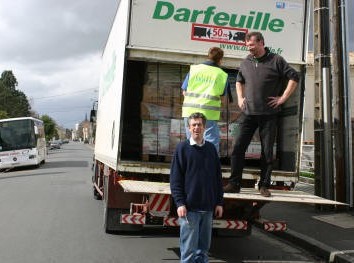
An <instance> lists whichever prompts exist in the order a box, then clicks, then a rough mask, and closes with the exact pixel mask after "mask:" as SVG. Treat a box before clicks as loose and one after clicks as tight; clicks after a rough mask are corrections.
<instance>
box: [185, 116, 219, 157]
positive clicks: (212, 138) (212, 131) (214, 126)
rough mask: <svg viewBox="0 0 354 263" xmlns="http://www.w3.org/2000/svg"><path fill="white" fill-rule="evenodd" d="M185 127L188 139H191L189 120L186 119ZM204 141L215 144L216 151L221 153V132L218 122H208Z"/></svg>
mask: <svg viewBox="0 0 354 263" xmlns="http://www.w3.org/2000/svg"><path fill="white" fill-rule="evenodd" d="M184 127H185V129H186V136H187V139H189V138H190V137H191V133H190V131H189V127H188V118H184ZM204 139H205V140H206V141H208V142H211V143H212V144H214V145H215V148H216V151H217V152H218V153H219V143H220V131H219V126H218V122H217V121H207V122H206V127H205V132H204Z"/></svg>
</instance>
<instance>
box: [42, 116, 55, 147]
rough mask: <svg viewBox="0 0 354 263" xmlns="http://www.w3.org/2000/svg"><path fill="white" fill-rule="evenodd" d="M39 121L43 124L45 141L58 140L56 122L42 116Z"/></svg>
mask: <svg viewBox="0 0 354 263" xmlns="http://www.w3.org/2000/svg"><path fill="white" fill-rule="evenodd" d="M41 120H42V121H43V123H44V132H45V138H46V140H47V141H50V140H51V139H52V138H53V137H55V138H59V135H58V131H57V128H56V127H57V124H56V122H55V121H54V120H53V119H52V118H51V117H49V116H48V115H42V116H41Z"/></svg>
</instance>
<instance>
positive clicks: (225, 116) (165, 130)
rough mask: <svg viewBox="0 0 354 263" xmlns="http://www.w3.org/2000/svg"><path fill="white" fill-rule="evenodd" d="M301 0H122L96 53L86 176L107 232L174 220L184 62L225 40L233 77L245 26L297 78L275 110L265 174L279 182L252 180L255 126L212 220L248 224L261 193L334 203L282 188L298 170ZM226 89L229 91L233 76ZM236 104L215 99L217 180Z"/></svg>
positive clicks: (237, 227)
mask: <svg viewBox="0 0 354 263" xmlns="http://www.w3.org/2000/svg"><path fill="white" fill-rule="evenodd" d="M308 2H309V1H306V0H292V1H274V0H263V1H257V0H248V1H235V0H224V1H211V0H204V1H187V0H179V1H177V0H164V1H156V0H121V1H120V3H119V7H118V10H117V14H116V17H115V20H114V23H113V26H112V29H111V32H110V35H109V38H108V41H107V44H106V47H105V50H104V53H103V60H102V61H103V63H102V74H101V79H100V87H99V101H98V110H97V128H96V142H95V155H94V175H93V177H92V179H93V193H94V197H95V198H96V199H102V198H103V200H104V229H105V231H106V232H109V231H115V230H118V231H122V230H133V229H139V228H141V227H142V226H144V225H161V226H177V225H178V223H177V220H176V216H177V215H176V208H175V205H174V204H173V201H172V198H171V196H170V191H169V172H170V170H169V167H170V161H171V156H172V155H173V151H174V149H175V146H176V144H177V143H178V142H180V141H181V140H184V139H185V134H184V127H183V121H182V118H181V108H182V102H183V97H182V95H181V89H180V87H181V83H182V82H183V79H184V77H185V75H186V73H187V72H188V70H189V66H190V65H191V64H196V63H201V62H203V61H204V60H205V59H206V53H207V51H208V49H209V48H210V47H212V46H218V47H221V48H222V49H223V50H224V52H225V58H224V60H223V67H224V70H225V71H226V72H228V73H229V81H230V82H231V83H234V82H235V76H236V74H237V68H238V67H239V65H240V62H241V61H242V59H243V58H244V57H246V55H247V54H248V51H247V48H246V47H245V41H244V38H245V34H246V33H247V32H248V31H261V32H262V33H263V35H264V36H265V42H266V46H268V47H269V48H270V49H271V51H272V52H275V53H278V54H281V55H282V56H284V57H285V58H286V59H287V61H288V62H289V63H290V64H291V65H292V66H293V67H294V68H296V70H297V71H298V72H299V74H300V76H301V80H300V83H299V87H298V89H297V90H296V92H295V94H293V95H292V97H291V99H290V100H289V101H288V102H287V103H286V105H284V107H283V111H282V114H281V118H280V126H279V130H278V135H277V142H276V146H275V147H276V151H275V153H276V154H275V156H274V158H275V170H274V172H273V174H272V180H273V189H278V190H272V191H273V195H272V197H270V198H264V197H262V196H260V195H259V194H258V192H257V191H256V190H255V189H254V186H255V183H256V181H257V180H258V175H259V161H258V160H257V159H258V157H259V152H258V153H257V149H258V151H259V147H257V145H258V144H257V142H258V139H257V136H255V137H254V139H253V142H252V144H251V145H253V146H254V147H253V148H250V151H249V153H248V155H247V157H248V159H247V162H246V166H247V167H246V169H245V171H244V175H243V188H242V191H241V193H239V194H229V193H228V194H225V212H224V217H223V218H222V219H221V220H215V221H214V227H216V228H224V229H232V231H240V233H245V234H248V233H250V230H251V225H252V223H253V222H254V221H255V220H257V219H259V217H260V209H261V207H262V206H263V205H264V204H265V203H267V202H269V201H282V202H308V203H332V204H335V202H331V201H328V200H324V199H321V198H318V197H315V196H311V195H305V194H304V193H299V192H295V191H288V190H289V189H290V188H291V187H292V186H293V185H294V184H295V183H296V182H297V181H298V174H299V161H300V158H299V157H300V145H301V143H300V142H301V121H302V115H303V113H302V110H303V94H304V74H305V73H304V72H305V71H304V68H305V57H306V46H307V45H306V44H307V33H308V32H307V28H308V26H307V23H308V21H307V19H308V16H309V15H308V5H309V3H308ZM232 92H233V93H234V94H233V96H234V97H235V87H234V85H233V84H232ZM239 113H240V111H239V109H238V108H237V105H236V103H233V104H229V103H228V102H227V101H225V102H224V103H223V111H222V119H221V120H220V122H219V125H220V133H221V134H220V136H221V142H220V157H221V161H222V164H223V177H224V179H225V182H226V180H227V178H228V177H229V176H230V165H229V164H230V160H229V157H230V154H231V149H232V141H233V138H234V135H235V133H237V123H236V120H237V118H238V116H239ZM279 188H280V189H281V190H279ZM284 190H285V191H284ZM277 226H279V227H278V228H279V230H283V229H284V228H285V226H284V225H283V224H280V225H279V224H277ZM271 229H273V230H274V229H275V228H274V227H273V228H272V227H271Z"/></svg>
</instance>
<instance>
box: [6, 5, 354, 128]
mask: <svg viewBox="0 0 354 263" xmlns="http://www.w3.org/2000/svg"><path fill="white" fill-rule="evenodd" d="M118 3H119V0H75V1H73V0H59V1H58V0H11V1H8V0H0V36H1V39H0V73H1V72H3V71H4V70H12V72H13V73H14V75H15V77H16V78H17V81H18V87H17V89H19V90H21V91H23V92H24V93H25V94H26V96H27V98H28V99H29V101H30V104H31V107H32V110H34V111H36V112H37V113H38V114H39V115H44V114H47V115H49V116H50V117H52V118H53V119H54V120H55V121H56V122H57V124H59V125H60V126H62V127H64V128H69V129H73V128H74V127H75V124H76V123H80V122H81V121H83V120H84V119H85V116H86V115H87V117H88V118H89V114H90V110H91V109H92V107H93V104H94V102H95V101H96V100H97V98H98V85H99V76H100V65H101V55H102V52H103V49H104V46H105V43H106V41H107V38H108V34H109V30H110V28H111V25H112V23H113V19H114V16H115V13H116V10H117V6H118ZM347 3H348V10H354V0H347ZM350 12H352V11H350ZM349 18H350V21H349V23H348V31H350V32H351V33H350V36H349V38H348V40H349V42H350V45H349V48H350V49H351V50H354V48H353V47H354V46H353V42H354V40H353V37H354V34H353V33H352V31H353V30H354V29H353V24H354V21H352V20H353V16H349Z"/></svg>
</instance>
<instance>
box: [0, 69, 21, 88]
mask: <svg viewBox="0 0 354 263" xmlns="http://www.w3.org/2000/svg"><path fill="white" fill-rule="evenodd" d="M1 82H2V84H3V85H4V86H5V87H7V88H9V89H16V87H17V85H18V82H17V79H16V77H15V75H14V74H13V73H12V70H5V71H4V72H3V73H2V74H1Z"/></svg>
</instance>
